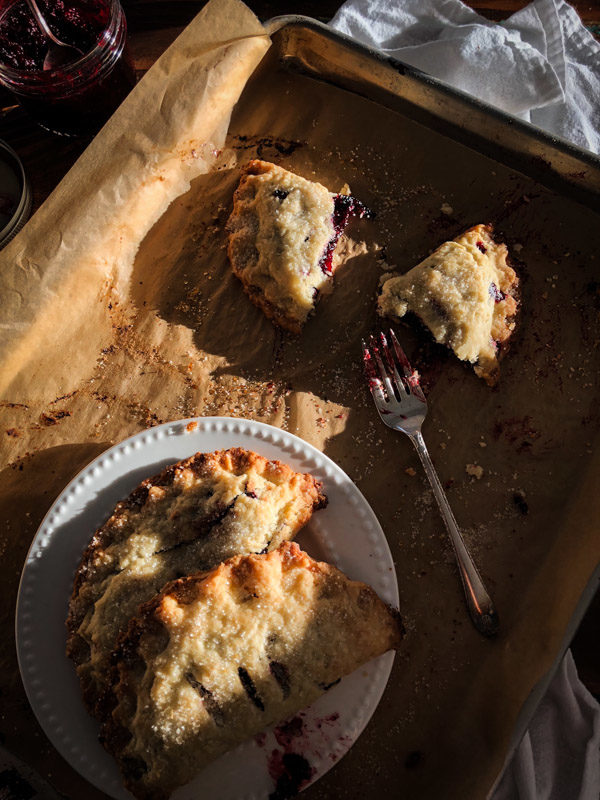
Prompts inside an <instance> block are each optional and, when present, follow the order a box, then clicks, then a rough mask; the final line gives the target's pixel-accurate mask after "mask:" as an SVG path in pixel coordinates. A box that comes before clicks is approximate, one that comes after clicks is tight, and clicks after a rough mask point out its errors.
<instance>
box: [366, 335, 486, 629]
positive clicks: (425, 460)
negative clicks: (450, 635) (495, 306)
mask: <svg viewBox="0 0 600 800" xmlns="http://www.w3.org/2000/svg"><path fill="white" fill-rule="evenodd" d="M390 341H391V346H390V344H389V343H388V340H387V338H386V336H385V334H384V333H383V332H381V333H380V334H379V336H378V338H375V337H374V336H371V338H370V340H369V346H367V345H365V343H364V342H363V358H364V367H365V373H366V376H367V380H368V382H369V389H370V390H371V394H372V395H373V400H374V401H375V407H376V408H377V411H378V412H379V416H380V417H381V419H382V421H383V422H385V424H386V425H387V426H388V427H389V428H393V429H394V430H396V431H402V433H406V435H407V436H408V437H409V438H410V440H411V442H412V443H413V444H414V446H415V449H416V451H417V453H418V454H419V458H420V459H421V463H422V464H423V467H424V469H425V472H426V474H427V477H428V478H429V483H430V484H431V488H432V489H433V494H434V495H435V499H436V500H437V504H438V506H439V508H440V511H441V514H442V518H443V520H444V523H445V525H446V530H447V531H448V534H449V536H450V541H451V542H452V547H453V548H454V554H455V555H456V561H457V564H458V569H459V572H460V577H461V579H462V583H463V587H464V590H465V599H466V602H467V608H468V610H469V614H470V615H471V619H472V620H473V624H474V625H475V627H476V628H477V630H478V631H479V633H481V634H483V635H484V636H494V635H495V634H496V633H497V632H498V614H497V613H496V609H495V608H494V604H493V603H492V600H491V598H490V596H489V594H488V593H487V591H486V588H485V586H484V584H483V581H482V580H481V577H480V575H479V572H478V571H477V567H476V566H475V563H474V562H473V559H472V558H471V556H470V554H469V551H468V550H467V548H466V546H465V543H464V541H463V538H462V536H461V533H460V530H459V528H458V525H457V524H456V520H455V519H454V514H453V513H452V509H451V508H450V505H449V504H448V500H447V498H446V495H445V493H444V490H443V489H442V485H441V483H440V481H439V478H438V476H437V474H436V471H435V468H434V466H433V464H432V463H431V458H430V457H429V453H428V451H427V447H426V445H425V441H424V440H423V436H422V434H421V425H422V424H423V420H424V419H425V415H426V413H427V400H426V399H425V395H424V394H423V391H422V389H421V387H420V386H419V375H418V373H417V372H416V371H415V370H413V369H412V367H411V366H410V364H409V363H408V359H407V358H406V355H405V354H404V350H403V349H402V348H401V347H400V344H399V343H398V340H397V339H396V335H395V333H394V331H393V330H391V329H390Z"/></svg>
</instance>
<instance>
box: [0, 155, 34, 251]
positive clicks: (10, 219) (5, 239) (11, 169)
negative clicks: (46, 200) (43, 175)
mask: <svg viewBox="0 0 600 800" xmlns="http://www.w3.org/2000/svg"><path fill="white" fill-rule="evenodd" d="M30 213H31V191H30V190H29V183H28V181H27V178H26V176H25V170H24V169H23V165H22V164H21V159H20V158H19V156H18V155H17V154H16V153H15V151H14V150H13V149H12V147H9V146H8V145H7V144H6V142H3V141H1V140H0V248H2V247H4V246H5V245H7V244H8V243H9V242H10V240H11V239H12V238H13V237H14V236H16V235H17V233H18V232H19V231H20V230H21V228H22V227H23V225H25V223H26V222H27V220H28V218H29V214H30Z"/></svg>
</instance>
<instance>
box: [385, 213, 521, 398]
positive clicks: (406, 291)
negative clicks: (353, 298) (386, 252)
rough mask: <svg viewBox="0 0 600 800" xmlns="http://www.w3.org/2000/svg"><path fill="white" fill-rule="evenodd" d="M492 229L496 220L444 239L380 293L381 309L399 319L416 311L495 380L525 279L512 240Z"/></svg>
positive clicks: (477, 369) (461, 354) (443, 339)
mask: <svg viewBox="0 0 600 800" xmlns="http://www.w3.org/2000/svg"><path fill="white" fill-rule="evenodd" d="M492 233H493V229H492V226H491V225H476V226H475V227H474V228H470V229H469V230H468V231H466V232H465V233H463V234H461V235H460V236H458V237H457V238H456V239H453V240H452V241H451V242H444V244H442V245H441V246H440V247H438V248H437V250H434V252H433V253H432V254H431V255H430V256H428V257H427V258H426V259H425V260H424V261H421V263H420V264H417V266H416V267H413V269H411V270H410V271H409V272H407V273H406V274H405V275H399V276H397V277H392V278H389V279H388V280H386V281H385V283H384V284H383V288H382V291H381V295H380V297H379V312H380V314H384V315H387V316H390V317H393V318H396V319H399V318H400V317H403V316H404V315H405V314H406V312H407V311H411V312H412V313H413V314H415V315H416V316H418V317H419V318H420V319H421V320H422V322H423V323H424V324H425V325H426V326H427V327H428V328H429V330H430V331H431V333H432V334H433V336H434V338H435V340H436V341H437V342H440V343H441V344H445V345H447V346H448V347H450V348H451V349H452V350H453V351H454V353H455V354H456V356H457V357H458V358H460V359H461V360H462V361H469V362H470V363H471V364H474V369H475V372H476V374H477V375H479V376H480V377H482V378H484V379H485V381H486V382H487V383H488V384H490V385H494V384H495V383H496V381H497V380H498V377H499V366H498V356H499V351H500V349H501V347H502V345H506V342H507V341H508V339H509V337H510V335H511V333H512V331H513V329H514V326H515V323H514V316H515V314H516V312H517V300H516V297H515V295H516V291H517V287H518V283H519V280H518V278H517V275H516V273H515V271H514V270H513V269H512V267H510V266H509V265H508V263H507V258H508V250H507V248H506V245H505V244H498V243H496V242H495V241H494V239H493V238H492Z"/></svg>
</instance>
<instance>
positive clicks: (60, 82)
mask: <svg viewBox="0 0 600 800" xmlns="http://www.w3.org/2000/svg"><path fill="white" fill-rule="evenodd" d="M37 2H38V6H39V8H40V11H41V12H42V14H43V15H44V17H45V19H46V21H47V23H48V25H49V26H50V29H51V30H52V32H53V33H54V35H55V36H56V37H58V39H60V40H61V41H63V42H64V43H65V44H68V45H71V46H72V47H74V48H77V49H78V50H79V51H80V52H81V53H83V56H81V57H78V58H77V60H74V61H72V62H67V63H66V64H62V65H61V66H58V67H55V68H53V69H44V58H45V56H46V53H47V52H48V39H47V38H46V36H45V35H44V34H43V33H42V32H41V31H40V29H39V28H38V26H37V24H36V22H35V21H34V19H33V16H32V14H31V12H30V11H29V7H28V5H27V3H26V2H25V0H3V1H2V0H0V82H1V83H3V84H4V85H5V86H6V87H7V88H8V89H10V90H11V91H12V92H14V94H15V95H16V96H17V98H18V100H19V103H20V105H21V106H22V107H23V108H24V109H25V110H26V111H27V112H28V113H29V114H30V115H31V116H32V117H33V118H34V119H35V120H36V122H38V123H39V124H40V125H41V126H42V127H44V128H46V129H47V130H49V131H52V132H54V133H59V134H65V135H67V136H77V135H80V134H89V133H95V132H96V131H97V130H98V129H99V128H100V127H101V126H102V125H103V124H104V123H105V122H106V120H107V119H108V118H109V117H110V115H111V114H112V113H113V111H114V110H115V109H116V108H117V106H118V105H119V104H120V103H121V101H122V100H123V99H124V98H125V97H126V96H127V94H128V93H129V91H130V90H131V89H132V88H133V86H134V85H135V72H134V69H133V65H132V63H131V59H130V57H129V53H128V50H127V42H126V36H127V23H126V21H125V14H124V13H123V9H122V8H121V5H120V3H119V2H118V0H37Z"/></svg>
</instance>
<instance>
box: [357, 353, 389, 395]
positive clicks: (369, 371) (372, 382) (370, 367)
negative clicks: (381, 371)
mask: <svg viewBox="0 0 600 800" xmlns="http://www.w3.org/2000/svg"><path fill="white" fill-rule="evenodd" d="M362 347H363V366H364V370H365V375H366V376H367V381H368V382H369V389H370V390H371V394H372V395H373V400H374V401H375V405H376V406H377V408H379V405H381V404H385V402H386V398H385V394H384V391H383V386H382V384H381V380H380V378H379V377H378V375H377V372H376V370H375V365H374V364H373V356H372V354H371V351H370V350H369V348H368V347H367V345H366V344H365V341H364V339H363V342H362Z"/></svg>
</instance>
